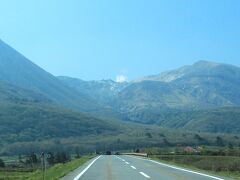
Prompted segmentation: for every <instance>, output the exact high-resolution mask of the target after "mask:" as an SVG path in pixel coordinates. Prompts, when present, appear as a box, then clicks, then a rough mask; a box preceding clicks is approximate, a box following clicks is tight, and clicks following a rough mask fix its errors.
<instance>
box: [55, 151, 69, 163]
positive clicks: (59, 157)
mask: <svg viewBox="0 0 240 180" xmlns="http://www.w3.org/2000/svg"><path fill="white" fill-rule="evenodd" d="M69 160H70V157H69V156H68V155H67V153H66V152H58V153H57V154H56V156H55V161H56V163H66V162H67V161H69Z"/></svg>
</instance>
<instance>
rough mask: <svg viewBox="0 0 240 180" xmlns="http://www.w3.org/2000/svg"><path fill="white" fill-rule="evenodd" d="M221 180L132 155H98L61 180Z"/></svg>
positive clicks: (221, 179) (220, 179)
mask: <svg viewBox="0 0 240 180" xmlns="http://www.w3.org/2000/svg"><path fill="white" fill-rule="evenodd" d="M78 179H80V180H147V179H153V180H161V179H162V180H176V179H177V180H223V179H226V178H220V177H217V176H212V175H207V174H202V173H199V172H195V171H191V170H187V169H183V168H180V167H176V166H171V165H167V164H162V163H159V162H156V161H152V160H149V159H146V158H139V157H133V156H115V155H111V156H107V155H102V156H98V157H96V158H95V159H92V160H90V161H89V162H87V163H86V164H85V165H83V166H81V167H79V168H78V169H76V170H75V171H73V172H71V173H70V174H68V175H67V176H65V177H64V178H62V180H78Z"/></svg>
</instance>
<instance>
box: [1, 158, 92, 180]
mask: <svg viewBox="0 0 240 180" xmlns="http://www.w3.org/2000/svg"><path fill="white" fill-rule="evenodd" d="M92 157H93V156H83V157H81V158H79V159H75V160H72V161H70V162H68V163H65V164H56V165H54V166H52V167H50V168H49V169H48V170H47V173H46V178H45V179H46V180H57V179H59V178H61V177H63V176H65V175H67V174H68V173H70V172H71V171H73V170H75V169H76V168H78V167H79V166H81V165H83V164H84V163H85V162H87V161H88V160H90V159H91V158H92ZM0 180H42V171H41V170H37V171H35V172H18V171H8V172H4V171H0Z"/></svg>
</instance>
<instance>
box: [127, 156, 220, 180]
mask: <svg viewBox="0 0 240 180" xmlns="http://www.w3.org/2000/svg"><path fill="white" fill-rule="evenodd" d="M130 157H132V158H136V159H140V160H144V161H150V162H153V163H156V164H159V165H162V166H166V167H169V168H172V169H176V170H180V171H184V172H188V173H192V174H197V175H200V176H205V177H209V178H212V179H217V180H225V179H222V178H219V177H216V176H211V175H207V174H203V173H199V172H196V171H191V170H187V169H183V168H179V167H176V166H171V165H168V164H164V163H160V162H157V161H154V160H150V159H143V158H138V157H133V156H130Z"/></svg>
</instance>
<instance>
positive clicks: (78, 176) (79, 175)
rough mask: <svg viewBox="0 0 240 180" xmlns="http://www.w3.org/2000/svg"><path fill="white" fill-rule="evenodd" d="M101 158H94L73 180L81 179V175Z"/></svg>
mask: <svg viewBox="0 0 240 180" xmlns="http://www.w3.org/2000/svg"><path fill="white" fill-rule="evenodd" d="M100 157H102V155H101V156H98V157H97V158H95V159H94V160H93V161H92V162H91V163H90V164H89V165H88V166H87V167H86V168H85V169H84V170H82V172H81V173H80V174H78V175H77V176H76V177H75V178H74V179H73V180H78V179H79V178H80V177H82V175H83V174H84V173H85V172H86V171H87V170H88V169H89V168H90V167H91V166H92V165H93V164H94V163H95V162H96V161H97V160H98V159H99V158H100Z"/></svg>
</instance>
